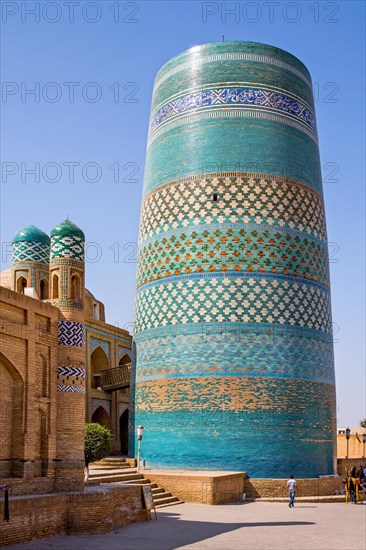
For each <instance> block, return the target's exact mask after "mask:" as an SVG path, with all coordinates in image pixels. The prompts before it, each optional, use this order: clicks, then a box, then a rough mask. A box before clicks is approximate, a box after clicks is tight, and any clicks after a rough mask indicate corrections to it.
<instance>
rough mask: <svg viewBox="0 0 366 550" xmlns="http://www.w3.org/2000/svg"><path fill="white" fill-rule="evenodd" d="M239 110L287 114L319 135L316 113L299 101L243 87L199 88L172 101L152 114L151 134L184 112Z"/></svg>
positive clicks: (279, 94)
mask: <svg viewBox="0 0 366 550" xmlns="http://www.w3.org/2000/svg"><path fill="white" fill-rule="evenodd" d="M239 107H240V109H241V110H243V109H244V108H247V107H250V108H251V109H256V110H257V109H258V110H259V111H262V112H267V113H272V114H279V113H281V114H286V116H288V117H289V118H290V119H292V120H293V121H296V122H298V123H299V124H300V127H301V125H302V124H304V125H305V126H306V127H307V128H308V129H309V130H311V132H313V133H314V136H316V122H315V116H314V113H313V111H312V110H311V109H310V108H309V107H307V106H305V105H304V104H303V103H302V102H301V101H299V100H298V99H295V98H292V97H290V96H289V95H284V94H282V93H280V92H278V91H273V90H266V89H264V88H251V87H240V86H238V87H235V88H233V87H230V88H228V87H224V88H219V87H214V88H211V89H204V90H203V89H200V90H198V91H195V92H190V93H188V94H186V95H182V96H180V97H178V98H176V99H174V100H171V101H169V103H167V104H165V105H163V106H162V107H160V108H159V109H158V110H157V111H156V112H155V113H153V115H152V118H151V122H150V134H153V132H154V131H155V130H156V129H158V128H159V127H160V126H161V125H163V124H167V123H168V122H169V121H174V120H175V119H176V118H178V117H182V116H183V115H184V114H185V113H190V112H192V111H194V113H195V114H197V113H198V112H200V111H208V110H209V111H211V113H214V112H217V111H219V110H220V109H222V108H225V109H226V113H227V109H229V108H235V109H237V108H239ZM237 116H239V114H238V115H237Z"/></svg>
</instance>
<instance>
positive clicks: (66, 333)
mask: <svg viewBox="0 0 366 550" xmlns="http://www.w3.org/2000/svg"><path fill="white" fill-rule="evenodd" d="M58 344H59V346H78V347H81V348H82V347H84V325H83V324H82V323H76V322H74V321H59V324H58Z"/></svg>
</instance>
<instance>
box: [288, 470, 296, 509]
mask: <svg viewBox="0 0 366 550" xmlns="http://www.w3.org/2000/svg"><path fill="white" fill-rule="evenodd" d="M287 490H288V493H289V495H290V502H289V504H288V505H289V508H293V507H294V506H295V504H294V503H295V495H296V480H295V479H294V476H293V475H291V476H290V479H289V480H288V482H287Z"/></svg>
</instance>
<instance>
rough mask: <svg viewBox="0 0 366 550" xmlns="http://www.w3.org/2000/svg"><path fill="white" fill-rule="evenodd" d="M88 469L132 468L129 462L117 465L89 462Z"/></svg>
mask: <svg viewBox="0 0 366 550" xmlns="http://www.w3.org/2000/svg"><path fill="white" fill-rule="evenodd" d="M89 469H90V470H116V469H118V470H130V469H132V467H131V465H130V464H118V466H116V465H113V464H90V466H89Z"/></svg>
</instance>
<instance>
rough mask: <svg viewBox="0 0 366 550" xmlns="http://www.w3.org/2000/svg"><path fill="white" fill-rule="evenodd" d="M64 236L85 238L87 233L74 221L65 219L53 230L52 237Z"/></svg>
mask: <svg viewBox="0 0 366 550" xmlns="http://www.w3.org/2000/svg"><path fill="white" fill-rule="evenodd" d="M56 236H63V237H79V238H80V239H82V240H85V235H84V233H83V232H82V230H81V229H80V227H78V226H77V225H75V224H74V223H72V221H70V220H65V221H63V222H61V223H59V224H57V225H55V227H54V228H53V229H52V231H51V237H56Z"/></svg>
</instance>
